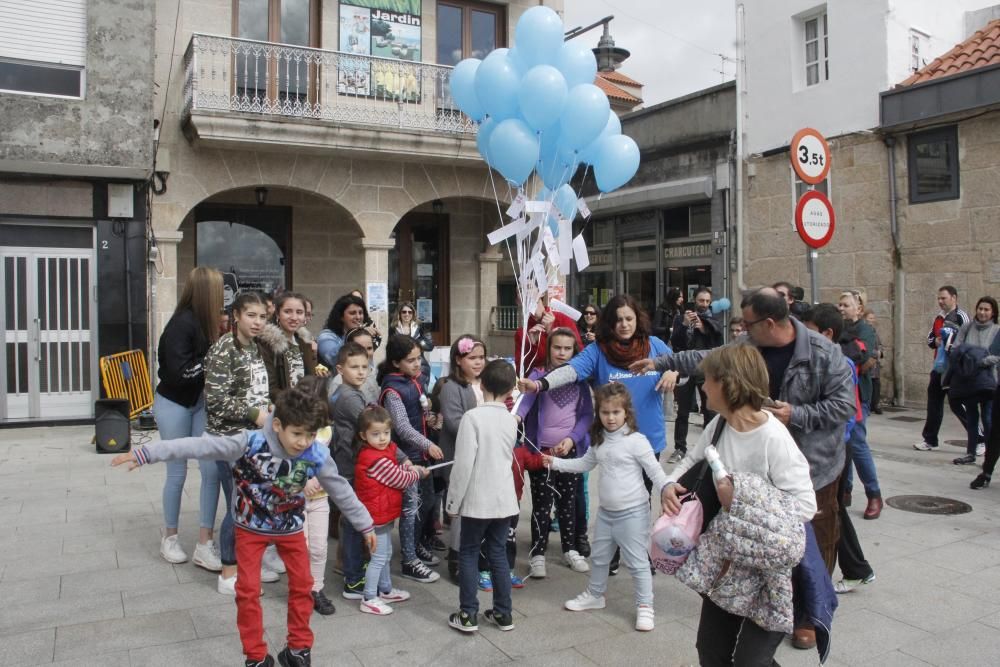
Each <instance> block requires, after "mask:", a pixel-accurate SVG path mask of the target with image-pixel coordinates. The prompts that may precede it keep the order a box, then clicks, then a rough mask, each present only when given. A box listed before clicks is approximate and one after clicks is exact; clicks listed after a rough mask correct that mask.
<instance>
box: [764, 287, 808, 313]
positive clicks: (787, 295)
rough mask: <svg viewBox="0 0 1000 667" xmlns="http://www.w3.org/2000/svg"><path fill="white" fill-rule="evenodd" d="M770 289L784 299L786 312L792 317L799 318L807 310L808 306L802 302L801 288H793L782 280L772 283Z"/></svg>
mask: <svg viewBox="0 0 1000 667" xmlns="http://www.w3.org/2000/svg"><path fill="white" fill-rule="evenodd" d="M771 287H773V288H774V291H776V292H777V293H778V294H779V295H781V297H782V298H784V299H785V303H787V304H788V312H790V313H791V314H792V316H793V317H801V316H802V313H804V312H806V311H807V310H809V304H807V303H804V302H803V301H802V295H803V290H802V288H801V287H795V286H794V285H792V284H791V283H789V282H786V281H784V280H782V281H779V282H776V283H774V285H772V286H771Z"/></svg>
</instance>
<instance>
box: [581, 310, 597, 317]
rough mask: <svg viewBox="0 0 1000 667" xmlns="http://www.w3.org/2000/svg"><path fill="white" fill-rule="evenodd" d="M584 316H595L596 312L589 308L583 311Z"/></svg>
mask: <svg viewBox="0 0 1000 667" xmlns="http://www.w3.org/2000/svg"><path fill="white" fill-rule="evenodd" d="M584 316H585V317H597V313H595V312H593V311H591V310H588V311H587V312H585V313H584Z"/></svg>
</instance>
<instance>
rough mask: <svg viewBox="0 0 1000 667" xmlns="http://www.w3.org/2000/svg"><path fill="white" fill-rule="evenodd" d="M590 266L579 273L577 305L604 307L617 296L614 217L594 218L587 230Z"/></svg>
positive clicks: (584, 234)
mask: <svg viewBox="0 0 1000 667" xmlns="http://www.w3.org/2000/svg"><path fill="white" fill-rule="evenodd" d="M583 238H584V241H586V243H587V250H588V253H589V255H590V266H589V267H588V268H587V270H586V271H583V272H581V273H578V274H576V294H577V299H576V300H577V306H579V307H581V308H582V307H583V306H587V305H590V306H597V307H598V308H603V307H604V306H605V304H607V302H608V301H610V300H611V297H613V296H614V295H615V279H614V238H615V228H614V221H613V220H594V221H593V222H591V223H590V224H588V225H587V226H586V227H585V228H584V230H583Z"/></svg>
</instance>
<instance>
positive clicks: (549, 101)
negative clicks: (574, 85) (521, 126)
mask: <svg viewBox="0 0 1000 667" xmlns="http://www.w3.org/2000/svg"><path fill="white" fill-rule="evenodd" d="M568 93H569V89H568V88H566V81H565V79H563V75H562V74H560V73H559V70H557V69H556V68H555V67H552V66H551V65H538V66H537V67H532V68H531V69H530V70H528V73H527V74H525V75H524V76H523V77H522V78H521V88H520V90H518V92H517V101H518V106H519V108H520V109H521V117H522V118H524V120H525V121H526V122H527V123H528V125H530V126H531V127H532V128H533V129H535V130H546V129H548V128H550V127H552V126H553V125H555V124H556V123H558V122H559V116H561V115H562V112H563V109H564V108H565V107H566V95H567V94H568Z"/></svg>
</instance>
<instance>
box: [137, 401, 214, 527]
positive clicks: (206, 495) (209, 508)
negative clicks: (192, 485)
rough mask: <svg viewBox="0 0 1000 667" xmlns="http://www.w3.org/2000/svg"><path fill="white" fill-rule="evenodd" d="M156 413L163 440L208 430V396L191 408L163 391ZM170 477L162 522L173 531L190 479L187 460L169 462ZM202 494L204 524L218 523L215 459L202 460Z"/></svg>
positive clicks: (209, 525)
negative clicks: (206, 412)
mask: <svg viewBox="0 0 1000 667" xmlns="http://www.w3.org/2000/svg"><path fill="white" fill-rule="evenodd" d="M153 415H154V416H155V417H156V425H157V427H158V428H159V430H160V439H161V440H174V439H176V438H189V437H192V436H199V435H201V434H202V433H204V432H205V397H204V395H202V397H201V398H199V399H198V402H197V403H196V404H194V405H193V406H192V407H190V408H186V407H184V406H183V405H179V404H178V403H174V402H173V401H171V400H170V399H168V398H164V397H163V396H161V395H160V394H156V397H155V398H154V399H153ZM166 465H167V479H166V482H164V484H163V523H164V525H165V526H166V527H167V528H168V529H170V530H177V519H178V517H179V516H180V513H181V496H182V495H183V494H184V481H185V480H186V479H187V460H180V461H167V464H166ZM198 467H199V469H200V470H201V494H200V496H199V503H200V505H199V506H200V511H201V527H202V528H209V529H211V528H213V527H214V526H215V512H216V510H217V509H218V506H219V476H218V474H217V473H216V467H215V461H199V462H198Z"/></svg>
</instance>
